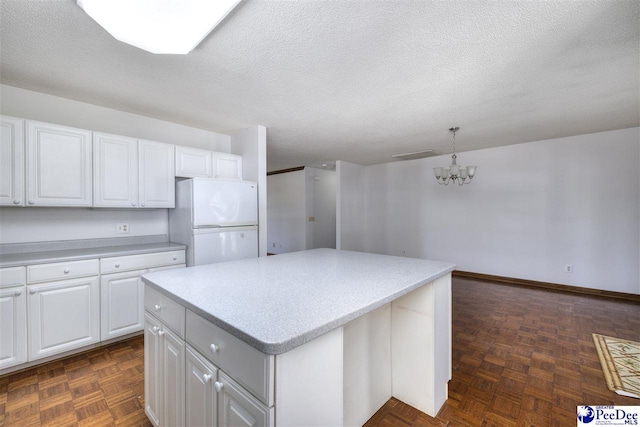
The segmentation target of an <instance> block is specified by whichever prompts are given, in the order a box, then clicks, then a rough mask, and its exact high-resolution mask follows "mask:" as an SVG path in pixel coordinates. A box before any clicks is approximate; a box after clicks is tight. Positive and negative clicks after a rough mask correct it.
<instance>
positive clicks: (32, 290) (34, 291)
mask: <svg viewBox="0 0 640 427" xmlns="http://www.w3.org/2000/svg"><path fill="white" fill-rule="evenodd" d="M36 292H38V291H36V290H35V289H29V293H30V294H31V295H33V294H35V293H36Z"/></svg>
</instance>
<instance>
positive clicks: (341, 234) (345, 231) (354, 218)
mask: <svg viewBox="0 0 640 427" xmlns="http://www.w3.org/2000/svg"><path fill="white" fill-rule="evenodd" d="M366 177H367V168H366V167H364V166H360V165H356V164H354V163H349V162H345V161H342V160H339V161H337V162H336V248H337V249H343V250H347V251H364V250H365V241H366V236H367V232H368V229H367V218H366V214H367V192H366V182H367V181H366Z"/></svg>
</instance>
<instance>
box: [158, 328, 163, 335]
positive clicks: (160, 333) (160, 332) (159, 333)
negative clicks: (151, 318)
mask: <svg viewBox="0 0 640 427" xmlns="http://www.w3.org/2000/svg"><path fill="white" fill-rule="evenodd" d="M158 335H160V336H161V337H163V336H164V331H163V330H162V329H161V330H159V331H158Z"/></svg>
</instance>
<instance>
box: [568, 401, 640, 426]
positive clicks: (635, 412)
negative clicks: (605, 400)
mask: <svg viewBox="0 0 640 427" xmlns="http://www.w3.org/2000/svg"><path fill="white" fill-rule="evenodd" d="M593 426H639V427H640V406H586V405H585V406H578V427H593Z"/></svg>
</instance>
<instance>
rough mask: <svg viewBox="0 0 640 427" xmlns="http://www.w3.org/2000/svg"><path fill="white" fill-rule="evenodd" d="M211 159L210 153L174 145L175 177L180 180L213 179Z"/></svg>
mask: <svg viewBox="0 0 640 427" xmlns="http://www.w3.org/2000/svg"><path fill="white" fill-rule="evenodd" d="M212 157H213V156H212V153H211V151H207V150H200V149H198V148H190V147H182V146H180V145H176V176H177V177H182V178H211V177H213V169H212V166H211V165H212Z"/></svg>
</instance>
